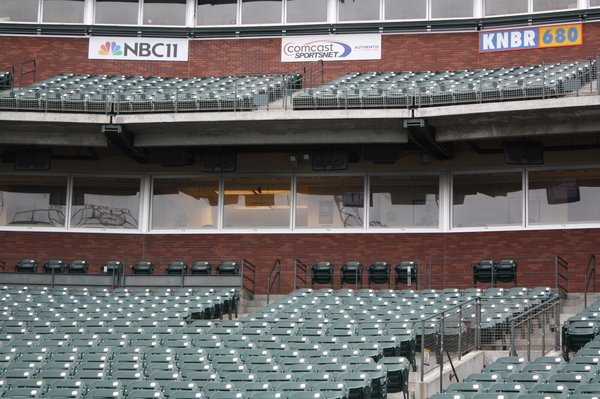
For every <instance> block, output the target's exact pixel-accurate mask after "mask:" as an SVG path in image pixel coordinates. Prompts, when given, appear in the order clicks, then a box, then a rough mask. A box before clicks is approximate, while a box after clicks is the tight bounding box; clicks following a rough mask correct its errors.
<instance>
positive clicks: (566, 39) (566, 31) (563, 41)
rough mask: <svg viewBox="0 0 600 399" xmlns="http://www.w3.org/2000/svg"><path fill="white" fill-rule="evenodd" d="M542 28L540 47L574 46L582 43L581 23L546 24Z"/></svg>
mask: <svg viewBox="0 0 600 399" xmlns="http://www.w3.org/2000/svg"><path fill="white" fill-rule="evenodd" d="M539 29H540V37H541V39H542V40H541V41H540V47H560V46H574V45H579V44H581V43H582V40H581V24H577V25H560V26H545V27H542V28H539Z"/></svg>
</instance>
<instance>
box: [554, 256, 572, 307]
mask: <svg viewBox="0 0 600 399" xmlns="http://www.w3.org/2000/svg"><path fill="white" fill-rule="evenodd" d="M554 278H555V284H556V291H557V292H558V294H559V295H560V296H561V298H565V297H566V295H567V293H568V292H569V288H568V284H569V262H567V261H566V260H565V259H564V258H562V257H561V256H558V255H556V256H554Z"/></svg>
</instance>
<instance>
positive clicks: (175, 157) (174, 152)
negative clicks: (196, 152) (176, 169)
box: [148, 147, 194, 166]
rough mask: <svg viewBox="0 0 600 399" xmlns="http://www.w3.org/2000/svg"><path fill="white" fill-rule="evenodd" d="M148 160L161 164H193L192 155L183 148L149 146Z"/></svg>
mask: <svg viewBox="0 0 600 399" xmlns="http://www.w3.org/2000/svg"><path fill="white" fill-rule="evenodd" d="M148 160H149V161H150V162H151V163H158V164H161V165H162V166H185V165H193V164H194V156H193V155H192V154H190V153H189V152H187V151H186V150H184V149H183V148H168V147H167V148H150V149H149V150H148Z"/></svg>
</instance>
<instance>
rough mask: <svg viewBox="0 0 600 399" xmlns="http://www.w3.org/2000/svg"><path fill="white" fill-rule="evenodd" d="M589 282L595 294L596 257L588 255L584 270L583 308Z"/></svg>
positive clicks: (585, 305) (585, 303)
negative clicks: (591, 283)
mask: <svg viewBox="0 0 600 399" xmlns="http://www.w3.org/2000/svg"><path fill="white" fill-rule="evenodd" d="M590 281H592V282H593V289H594V292H596V255H594V254H592V255H590V258H589V259H588V265H587V268H586V269H585V278H584V284H583V307H584V309H585V308H587V297H588V289H589V286H590Z"/></svg>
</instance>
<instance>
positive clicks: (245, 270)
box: [242, 259, 256, 296]
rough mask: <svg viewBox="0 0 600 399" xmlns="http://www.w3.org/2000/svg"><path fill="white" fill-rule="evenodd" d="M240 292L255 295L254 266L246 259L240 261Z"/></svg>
mask: <svg viewBox="0 0 600 399" xmlns="http://www.w3.org/2000/svg"><path fill="white" fill-rule="evenodd" d="M246 282H247V283H248V284H249V285H246ZM242 290H244V291H247V292H248V293H250V294H251V295H252V296H254V294H256V266H255V265H254V264H253V263H252V262H250V261H249V260H247V259H242Z"/></svg>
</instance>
